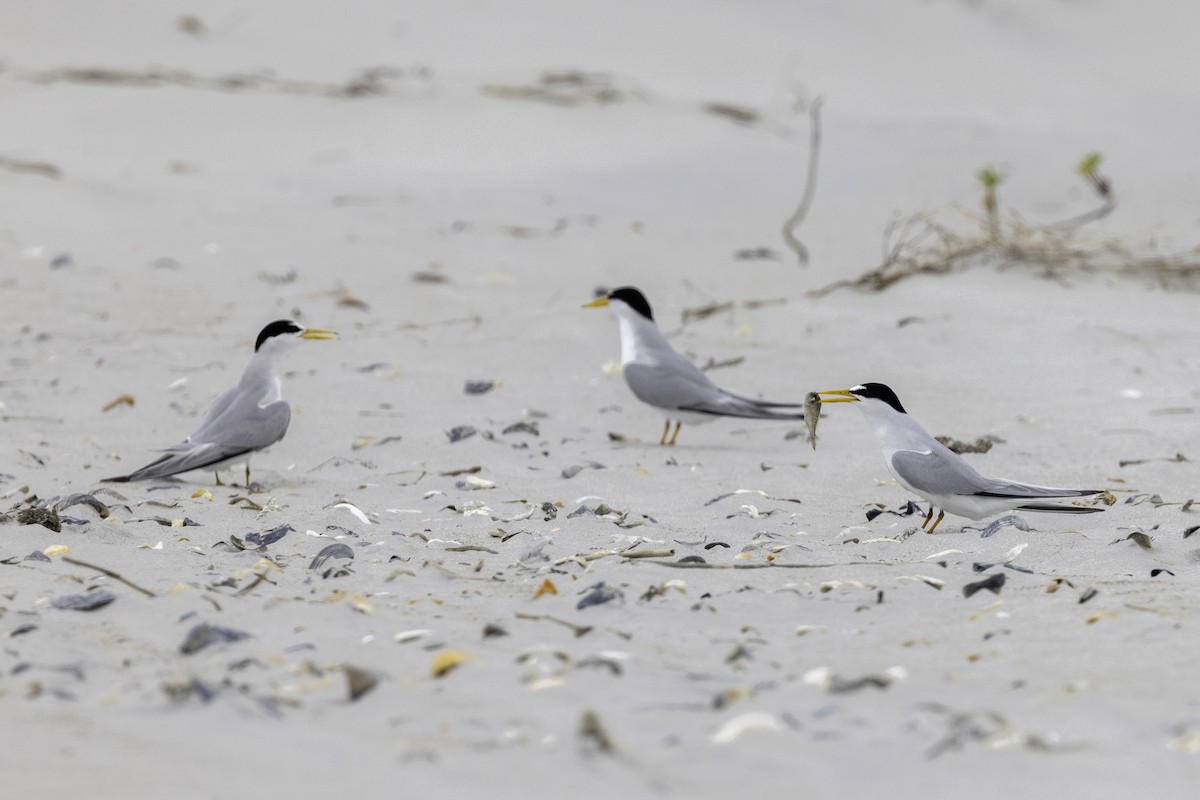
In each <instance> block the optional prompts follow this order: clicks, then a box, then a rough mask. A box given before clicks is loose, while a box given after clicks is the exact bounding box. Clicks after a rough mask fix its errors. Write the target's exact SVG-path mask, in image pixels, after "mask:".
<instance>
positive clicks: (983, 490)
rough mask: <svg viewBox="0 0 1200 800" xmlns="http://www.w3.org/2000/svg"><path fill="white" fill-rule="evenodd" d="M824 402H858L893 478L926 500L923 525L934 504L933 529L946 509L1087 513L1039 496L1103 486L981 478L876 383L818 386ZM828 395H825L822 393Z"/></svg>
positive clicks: (1083, 493)
mask: <svg viewBox="0 0 1200 800" xmlns="http://www.w3.org/2000/svg"><path fill="white" fill-rule="evenodd" d="M820 394H821V401H822V402H824V403H858V407H859V409H861V410H862V412H863V414H865V415H866V417H867V419H868V420H869V421H870V422H871V424H872V425H873V426H874V427H875V435H876V436H877V437H878V438H879V443H880V444H881V445H883V458H884V461H886V462H887V466H888V470H889V471H891V473H892V475H893V476H895V478H896V482H897V483H899V484H900V485H901V486H903V487H904V488H905V489H908V490H909V491H910V492H912V493H913V494H915V495H918V496H920V497H922V498H924V499H925V500H928V501H929V513H928V514H926V515H925V522H924V523H923V524H922V525H921V527H922V528H924V527H925V526H926V525H929V520H930V519H932V518H933V510H934V509H935V508H937V509H939V512H938V516H937V521H935V522H934V523H933V526H932V527H930V528H929V529H928V532H929V533H933V531H934V529H935V528H937V526H938V523H940V522H941V521H942V518H943V517H944V516H945V515H946V512H947V511H948V512H950V513H951V514H957V515H958V516H960V517H969V518H971V519H983V518H984V517H987V516H991V515H992V514H998V513H1000V512H1001V511H1010V510H1014V509H1015V510H1018V511H1055V512H1058V513H1063V514H1091V513H1094V512H1096V511H1103V509H1100V508H1084V507H1080V506H1069V505H1061V504H1057V503H1050V502H1045V501H1047V500H1052V499H1056V498H1069V497H1089V496H1091V495H1095V494H1100V493H1101V492H1102V491H1103V489H1056V488H1053V487H1051V486H1036V485H1034V484H1029V483H1018V482H1017V481H1010V480H1004V479H1002V478H985V477H984V476H982V475H980V474H979V473H978V472H976V471H975V469H974V468H973V467H972V466H971V465H970V464H968V463H967V462H966V461H964V460H963V459H962V457H960V456H959V455H958V454H957V453H955V452H954V451H953V450H951V449H950V448H948V447H946V446H945V445H944V444H942V443H941V442H939V441H938V440H937V439H934V438H933V437H932V436H930V435H929V433H928V432H926V430H925V429H924V428H922V427H921V425H920V424H919V423H918V422H917V421H916V420H915V419H913V418H912V417H910V416H909V415H908V412H906V411H905V410H904V406H902V405H900V398H898V397H897V396H896V393H895V392H893V391H892V390H891V389H889V388H888V387H887V386H884V385H883V384H882V383H864V384H862V385H861V386H855V387H854V388H852V389H837V390H834V391H828V392H820ZM826 395H828V396H826Z"/></svg>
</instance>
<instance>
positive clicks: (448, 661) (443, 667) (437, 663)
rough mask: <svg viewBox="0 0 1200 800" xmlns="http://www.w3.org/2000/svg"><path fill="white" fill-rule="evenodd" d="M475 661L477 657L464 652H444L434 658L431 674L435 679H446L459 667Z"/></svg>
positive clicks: (430, 668) (430, 669)
mask: <svg viewBox="0 0 1200 800" xmlns="http://www.w3.org/2000/svg"><path fill="white" fill-rule="evenodd" d="M474 660H475V657H474V656H473V655H471V654H470V653H466V652H463V651H462V650H442V651H441V652H439V653H438V654H437V655H436V656H434V657H433V664H431V665H430V667H429V674H430V675H432V676H433V677H435V678H444V677H445V676H446V675H448V674H450V673H451V672H453V671H454V670H455V669H457V668H458V667H459V665H461V664H463V663H465V662H467V661H474Z"/></svg>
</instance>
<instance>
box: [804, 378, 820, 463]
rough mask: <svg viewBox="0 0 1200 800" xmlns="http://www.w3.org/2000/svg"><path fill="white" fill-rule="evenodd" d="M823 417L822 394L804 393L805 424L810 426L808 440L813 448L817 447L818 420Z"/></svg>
mask: <svg viewBox="0 0 1200 800" xmlns="http://www.w3.org/2000/svg"><path fill="white" fill-rule="evenodd" d="M820 417H821V395H819V394H817V393H816V392H809V393H808V394H806V395H804V424H805V425H806V426H807V427H808V440H809V441H810V442H812V447H813V450H816V449H817V420H818V419H820Z"/></svg>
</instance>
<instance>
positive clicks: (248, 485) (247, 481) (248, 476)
mask: <svg viewBox="0 0 1200 800" xmlns="http://www.w3.org/2000/svg"><path fill="white" fill-rule="evenodd" d="M246 488H247V489H249V488H250V462H249V461H247V462H246Z"/></svg>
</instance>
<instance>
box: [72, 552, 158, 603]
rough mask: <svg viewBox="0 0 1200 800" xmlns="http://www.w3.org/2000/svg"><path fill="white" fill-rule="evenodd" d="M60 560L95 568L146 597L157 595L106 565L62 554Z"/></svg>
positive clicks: (78, 565)
mask: <svg viewBox="0 0 1200 800" xmlns="http://www.w3.org/2000/svg"><path fill="white" fill-rule="evenodd" d="M62 560H63V561H64V562H66V563H67V564H74V565H75V566H77V567H87V568H88V569H94V570H96V572H100V573H103V574H105V575H107V576H108V577H110V578H112V579H113V580H115V581H120V582H121V583H123V584H125V585H126V586H128V587H129V588H130V589H136V590H137V591H139V592H141V593H142V594H144V595H146V596H147V597H157V596H158V595H156V594H155V593H154V592H152V591H150V590H149V589H146V588H143V587H141V586H138V585H137V584H136V583H134V582H133V581H131V580H129V579H128V578H124V577H122V576H121V575H119V574H118V573H116V572H113V571H112V570H111V569H108V568H107V567H100V566H97V565H95V564H89V563H88V562H86V561H80V560H79V559H78V558H71V557H70V556H63V557H62Z"/></svg>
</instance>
